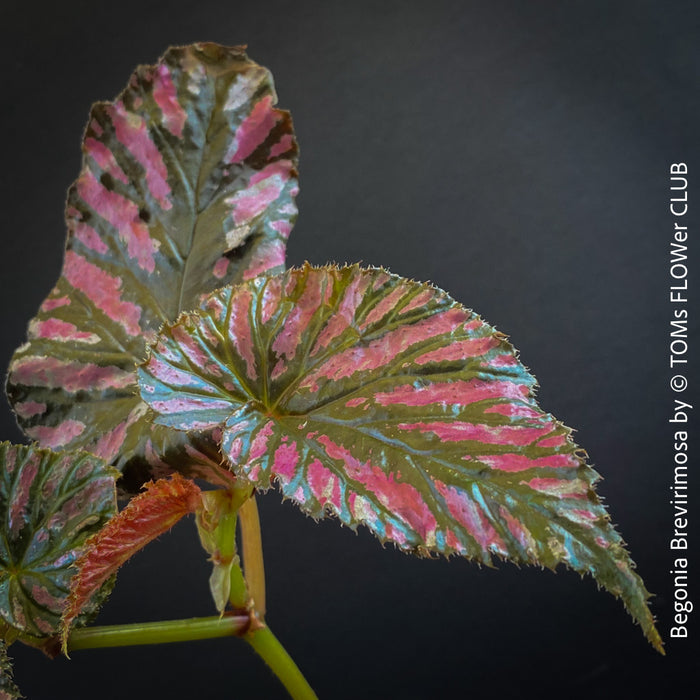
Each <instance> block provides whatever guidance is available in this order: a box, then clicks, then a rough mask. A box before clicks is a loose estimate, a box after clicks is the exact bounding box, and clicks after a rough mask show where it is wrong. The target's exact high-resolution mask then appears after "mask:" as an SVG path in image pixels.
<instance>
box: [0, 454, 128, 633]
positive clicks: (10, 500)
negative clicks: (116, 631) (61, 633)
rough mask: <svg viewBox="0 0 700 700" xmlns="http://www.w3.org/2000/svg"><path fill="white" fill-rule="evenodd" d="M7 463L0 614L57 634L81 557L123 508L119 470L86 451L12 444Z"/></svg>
mask: <svg viewBox="0 0 700 700" xmlns="http://www.w3.org/2000/svg"><path fill="white" fill-rule="evenodd" d="M0 465H1V468H0V523H1V524H0V528H1V530H2V537H0V616H1V617H2V619H3V620H4V621H5V622H6V623H7V624H8V625H10V626H11V627H13V628H15V629H16V630H19V631H20V632H22V633H24V634H27V635H30V636H32V637H47V636H53V635H55V634H57V632H58V628H59V622H60V619H61V613H62V609H63V605H64V603H65V601H66V597H67V595H68V590H69V584H70V580H71V578H72V576H73V574H74V573H75V571H74V569H73V564H74V562H75V561H76V559H77V557H78V555H79V553H80V551H81V549H82V547H83V546H84V544H85V541H86V540H87V538H88V537H90V536H91V535H92V534H93V533H95V532H97V531H98V530H99V529H100V528H101V527H102V526H103V525H104V524H105V523H106V522H107V521H108V520H109V518H110V517H111V516H112V515H113V514H114V513H115V512H116V495H115V475H116V472H115V471H114V470H113V469H112V468H110V467H108V466H106V465H105V463H104V461H103V460H101V459H99V458H98V457H95V456H93V455H90V454H87V453H85V452H74V453H63V452H62V453H56V452H52V451H51V450H45V449H40V448H37V447H35V446H25V445H11V444H9V443H6V442H5V443H0ZM93 603H95V604H97V603H98V601H96V600H93Z"/></svg>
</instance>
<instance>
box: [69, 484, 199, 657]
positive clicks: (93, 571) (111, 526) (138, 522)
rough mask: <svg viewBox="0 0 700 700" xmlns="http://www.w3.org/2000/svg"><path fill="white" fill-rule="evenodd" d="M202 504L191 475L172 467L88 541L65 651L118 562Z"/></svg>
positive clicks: (78, 566) (73, 588)
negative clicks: (85, 610)
mask: <svg viewBox="0 0 700 700" xmlns="http://www.w3.org/2000/svg"><path fill="white" fill-rule="evenodd" d="M200 505H201V491H200V490H199V487H198V486H197V485H196V484H195V483H194V481H191V480H190V479H184V478H183V477H181V476H180V475H179V474H177V473H174V474H173V475H172V476H171V478H170V479H158V481H156V482H152V481H151V482H149V483H147V484H146V485H145V491H143V492H142V493H140V494H138V496H135V497H134V498H132V499H131V500H130V501H129V502H128V503H127V505H126V507H125V508H124V509H123V510H121V511H119V513H118V514H117V515H116V516H115V517H114V518H112V519H111V520H110V521H109V522H108V523H107V524H106V525H105V527H103V528H102V529H101V530H99V531H98V532H96V533H95V534H94V535H92V537H90V539H89V540H88V541H87V542H86V546H85V549H84V551H83V553H82V554H81V556H80V557H79V558H78V560H77V561H76V563H75V567H74V569H73V572H74V574H75V575H74V576H73V578H72V580H71V581H70V594H69V596H68V599H67V601H66V604H65V607H64V609H63V618H62V621H61V637H62V642H63V650H64V651H66V648H67V641H68V634H69V633H70V628H71V626H72V624H73V622H74V621H75V620H76V618H77V617H78V616H79V615H80V613H81V611H82V610H83V608H84V606H85V605H86V604H87V603H88V602H89V601H90V599H91V598H92V597H93V596H94V595H95V593H96V592H97V591H99V590H100V588H101V587H102V586H103V585H104V583H105V582H106V581H107V580H108V579H109V578H110V576H112V575H113V574H115V573H116V572H117V570H118V569H119V567H121V566H122V564H124V563H125V562H126V561H127V560H129V559H130V558H131V557H132V556H133V555H134V554H136V552H138V551H139V550H140V549H143V548H144V547H145V546H146V545H147V544H148V543H149V542H152V541H153V540H154V539H155V538H156V537H158V535H162V534H163V533H164V532H167V531H168V530H170V528H171V527H173V525H175V523H177V522H178V520H180V519H181V518H182V517H184V516H185V515H187V514H188V513H193V512H194V511H195V510H197V509H198V508H199V507H200Z"/></svg>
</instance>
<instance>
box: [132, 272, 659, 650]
mask: <svg viewBox="0 0 700 700" xmlns="http://www.w3.org/2000/svg"><path fill="white" fill-rule="evenodd" d="M203 308H204V311H203V312H201V313H200V314H197V315H184V316H183V317H182V318H181V319H180V320H179V321H178V322H177V323H176V324H174V325H168V326H166V327H165V328H164V329H163V331H162V333H161V334H160V336H159V339H158V341H157V343H156V344H155V345H154V346H153V348H152V351H151V355H150V357H149V359H148V360H147V362H145V363H144V364H143V365H142V366H141V367H140V369H139V377H140V389H141V395H142V397H143V399H144V401H146V402H147V403H148V404H149V405H150V406H151V408H152V409H153V410H154V411H155V412H156V413H157V418H156V420H157V422H159V423H160V424H162V425H166V426H170V427H175V428H178V429H180V430H192V429H202V428H205V429H210V428H213V427H214V426H218V425H221V426H222V427H223V432H222V443H221V444H222V450H223V452H224V453H225V454H226V455H227V456H228V458H229V460H230V462H231V464H232V465H233V467H234V469H235V470H236V471H237V472H238V473H239V474H240V476H243V477H246V478H247V479H249V480H250V481H252V482H253V483H255V484H256V485H257V486H258V487H261V488H266V487H268V486H269V485H270V483H271V479H274V480H275V481H276V482H277V485H278V486H279V488H280V489H281V491H282V493H283V494H284V495H285V496H287V497H290V498H292V499H294V500H295V501H296V502H297V503H298V504H299V506H300V507H301V508H302V509H303V510H304V511H306V512H307V513H309V514H310V515H312V516H314V517H321V516H323V515H324V514H326V513H332V514H334V515H336V516H337V517H338V518H339V519H340V520H341V522H343V523H345V524H346V525H349V526H351V527H355V526H357V525H358V524H364V525H366V526H367V527H369V528H370V529H371V530H372V531H373V532H374V533H375V534H376V535H377V536H378V537H379V538H380V539H381V540H384V541H391V542H393V543H395V544H396V545H397V546H398V547H400V548H401V549H404V550H406V551H412V552H416V553H419V554H420V553H429V552H439V553H442V554H445V555H450V554H459V555H464V556H466V557H469V558H472V559H476V560H477V561H480V562H482V563H484V564H487V565H490V564H492V561H493V558H494V557H496V558H503V559H509V560H511V561H514V562H524V563H532V564H541V565H544V566H547V567H550V568H555V567H556V566H557V565H558V564H561V563H563V564H566V565H567V566H569V567H571V568H573V569H575V570H576V571H579V572H581V573H591V574H592V575H594V576H595V578H596V579H597V581H598V582H599V583H600V584H601V585H603V586H604V587H606V588H607V589H608V590H610V591H611V592H613V593H614V594H615V595H618V596H620V597H621V598H622V599H623V601H624V602H625V605H626V606H627V608H628V609H629V611H630V612H631V613H632V615H633V616H634V617H635V619H637V620H638V621H639V622H640V623H641V624H642V627H643V629H644V631H645V634H646V635H647V637H648V638H649V640H650V641H651V642H652V643H653V644H654V645H655V646H656V647H657V649H660V640H659V637H658V633H657V632H656V630H655V628H654V624H653V619H652V617H651V614H650V612H649V610H648V607H647V605H646V600H647V598H648V595H649V594H648V593H647V592H646V590H645V588H644V586H643V583H642V581H641V579H640V578H639V576H637V574H636V573H635V572H634V570H633V568H632V567H633V565H632V562H631V561H630V559H629V557H628V555H627V553H626V551H625V550H624V548H623V545H622V541H621V539H620V537H619V535H618V534H617V533H616V532H615V530H614V528H613V527H612V525H611V524H610V522H609V518H608V515H607V512H606V510H605V509H604V507H603V506H602V505H601V503H600V501H599V500H598V498H597V496H596V494H595V492H594V490H593V484H594V482H595V481H596V479H597V478H598V477H597V474H596V473H595V472H594V471H593V470H592V469H591V468H590V467H588V466H587V465H586V464H585V461H584V455H583V454H582V450H580V449H579V448H578V447H577V446H576V445H575V444H574V442H573V441H572V439H571V431H570V429H569V428H567V427H566V426H564V425H562V424H561V423H560V422H559V421H557V420H556V419H555V418H554V417H553V416H551V415H549V414H547V413H545V412H543V411H542V410H541V409H540V408H539V406H538V405H537V404H536V402H535V400H534V398H533V388H534V386H535V379H534V377H533V376H532V375H531V374H529V372H528V371H527V370H526V369H525V367H523V365H522V364H521V363H520V362H519V361H518V359H517V355H516V352H515V350H514V349H513V347H512V346H511V345H510V344H509V343H508V342H507V340H506V339H505V336H504V335H503V334H501V333H498V332H497V331H496V330H495V329H494V328H493V327H491V326H489V325H488V324H487V323H485V322H484V321H483V320H482V319H481V318H479V316H477V315H476V314H474V313H473V312H472V311H470V310H468V309H466V308H464V307H463V306H461V305H460V304H458V303H457V302H455V301H454V300H452V299H451V298H450V297H449V296H448V295H447V294H445V293H444V292H442V291H440V290H438V289H436V288H434V287H431V286H428V285H425V284H420V283H417V282H412V281H409V280H406V279H403V278H400V277H397V276H394V275H391V274H389V273H387V272H385V271H384V270H378V269H370V270H363V269H361V268H359V267H358V266H352V267H346V268H341V269H338V268H335V267H329V268H313V267H310V266H308V265H307V266H304V267H303V268H302V269H298V270H290V271H289V272H287V273H285V274H282V275H277V276H275V277H271V278H264V279H263V278H261V279H257V280H253V281H251V282H249V283H247V284H244V285H242V286H238V287H233V288H232V287H228V288H225V289H222V290H219V291H217V292H215V293H213V294H212V295H211V296H210V297H209V299H208V300H207V301H206V302H205V304H204V305H203Z"/></svg>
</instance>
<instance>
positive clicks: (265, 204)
mask: <svg viewBox="0 0 700 700" xmlns="http://www.w3.org/2000/svg"><path fill="white" fill-rule="evenodd" d="M276 99H277V98H276V95H275V91H274V87H273V84H272V78H271V76H270V74H269V72H268V71H267V70H266V69H264V68H262V67H260V66H258V65H257V64H255V63H253V62H252V61H250V60H249V59H248V58H247V56H246V55H245V53H244V52H243V50H242V49H241V48H225V47H222V46H218V45H216V44H195V45H192V46H186V47H181V48H172V49H170V50H169V51H168V52H167V53H166V54H165V55H164V57H163V58H162V59H161V60H160V61H159V62H158V64H157V65H155V66H141V67H140V68H138V69H137V70H136V72H135V73H134V74H133V76H132V78H131V81H130V82H129V85H128V86H127V88H126V89H125V90H124V92H122V93H121V95H120V96H119V97H118V98H117V99H116V100H115V101H114V102H113V103H98V104H96V105H94V106H93V108H92V111H91V114H90V118H89V121H88V124H87V127H86V130H85V134H84V137H83V147H82V148H83V166H82V170H81V173H80V176H79V177H78V179H77V181H76V182H75V183H74V184H73V186H72V187H71V188H70V190H69V193H68V201H67V205H66V222H67V227H68V237H67V242H66V253H65V259H64V264H63V269H62V273H61V277H60V279H59V281H58V283H57V284H56V286H55V288H54V289H53V290H52V291H51V293H50V294H49V296H48V298H47V299H46V300H45V301H44V303H43V304H42V306H41V308H40V310H39V312H38V314H37V316H36V317H35V318H34V319H33V320H32V321H31V323H30V324H29V330H28V343H26V344H25V345H23V346H22V347H21V348H19V349H18V350H17V352H16V353H15V355H14V357H13V359H12V362H11V364H10V368H9V378H8V385H7V391H8V395H9V397H10V401H11V403H12V404H13V407H14V410H15V412H16V413H17V416H18V421H19V423H20V426H21V427H22V429H23V430H24V431H25V433H26V434H27V435H28V436H29V437H30V438H32V439H33V440H36V441H38V442H39V443H40V444H41V445H42V446H45V447H51V448H58V447H64V448H77V447H79V448H82V449H87V450H90V451H91V452H93V453H95V454H97V455H98V456H101V457H103V458H104V459H106V460H107V461H109V462H113V463H115V464H116V465H117V466H118V467H119V468H120V469H121V470H123V471H124V470H126V472H127V473H126V475H125V478H127V479H130V481H131V486H132V489H134V490H137V489H138V487H139V486H140V485H141V483H143V481H144V480H145V479H144V477H145V476H147V475H155V476H162V475H164V474H166V473H168V472H169V471H170V470H171V469H172V468H173V467H174V468H182V469H184V470H185V471H186V467H187V465H188V464H195V465H202V464H207V465H209V467H210V468H211V470H213V471H216V469H217V467H218V464H217V463H218V451H217V450H216V446H215V445H214V444H212V441H211V440H209V439H207V438H206V437H205V436H190V437H185V436H184V435H182V434H177V433H173V432H172V431H164V430H163V429H161V428H158V427H155V428H153V427H152V426H151V424H150V423H149V422H148V421H147V420H146V419H145V418H144V407H143V405H142V403H141V401H140V400H139V398H138V391H137V388H136V381H135V373H134V369H135V364H136V363H138V362H140V361H141V360H142V359H143V358H144V357H145V348H146V342H147V341H149V340H152V339H153V338H155V334H156V332H157V330H158V329H159V328H160V326H161V325H162V323H163V322H165V321H168V320H174V319H175V318H176V317H177V315H178V314H179V312H180V311H182V310H183V309H192V308H196V307H197V306H198V305H199V300H200V297H201V296H202V295H204V294H206V293H208V292H210V291H212V290H213V289H215V288H217V287H220V286H221V285H223V284H226V283H230V282H239V281H243V280H246V279H249V278H252V277H255V276H256V275H258V274H261V273H265V272H269V271H279V270H281V269H283V268H284V255H285V247H286V240H287V237H288V235H289V232H290V230H291V227H292V224H293V222H294V220H295V218H296V213H297V209H296V205H295V203H294V197H295V195H296V193H297V191H298V185H297V179H296V159H297V146H296V142H295V140H294V135H293V130H292V124H291V118H290V116H289V114H288V113H287V112H283V111H280V110H278V109H275V108H274V107H273V105H274V103H275V102H276ZM193 473H194V474H195V475H199V474H197V473H196V472H193ZM204 476H208V477H209V478H211V475H210V474H204ZM123 483H124V482H123ZM127 485H129V484H128V483H127Z"/></svg>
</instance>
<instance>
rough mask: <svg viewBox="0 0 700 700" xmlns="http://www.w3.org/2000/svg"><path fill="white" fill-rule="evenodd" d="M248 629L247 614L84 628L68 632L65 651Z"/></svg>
mask: <svg viewBox="0 0 700 700" xmlns="http://www.w3.org/2000/svg"><path fill="white" fill-rule="evenodd" d="M249 626H250V617H249V616H248V615H224V616H222V617H219V615H216V616H213V617H194V618H190V619H187V620H167V621H165V622H141V623H133V624H128V625H108V626H102V627H85V628H80V629H76V630H74V631H73V632H71V634H70V636H69V637H68V651H69V652H71V651H77V650H81V649H104V648H108V647H125V646H138V645H144V644H168V643H171V642H189V641H196V640H199V639H214V638H217V637H240V636H242V635H244V634H245V632H246V631H247V629H248V627H249Z"/></svg>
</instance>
